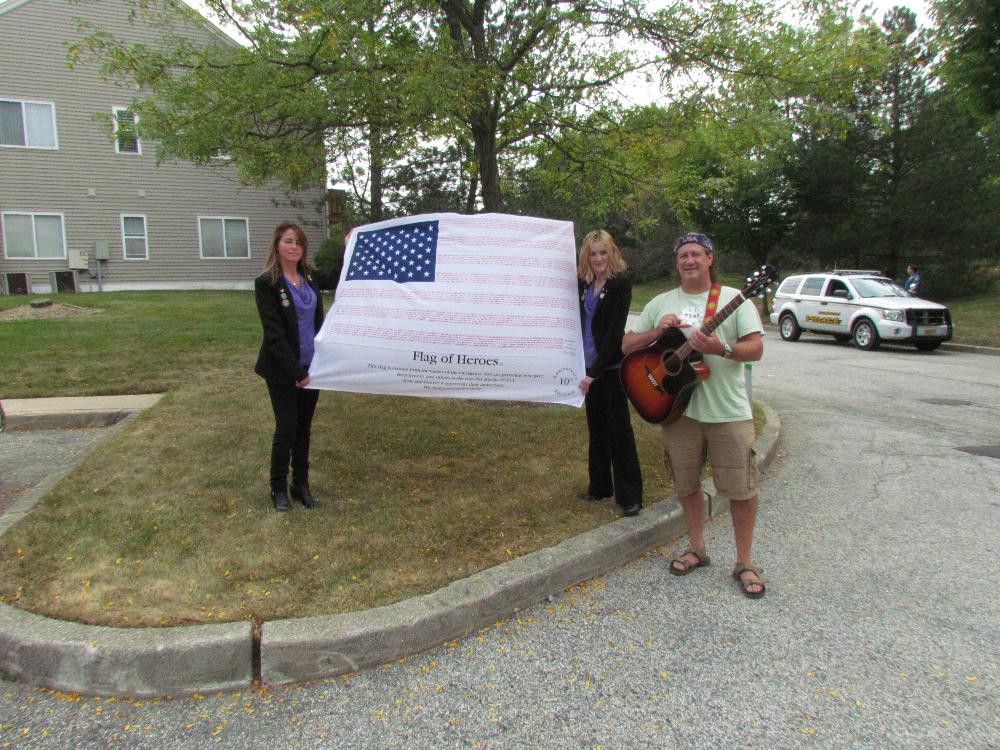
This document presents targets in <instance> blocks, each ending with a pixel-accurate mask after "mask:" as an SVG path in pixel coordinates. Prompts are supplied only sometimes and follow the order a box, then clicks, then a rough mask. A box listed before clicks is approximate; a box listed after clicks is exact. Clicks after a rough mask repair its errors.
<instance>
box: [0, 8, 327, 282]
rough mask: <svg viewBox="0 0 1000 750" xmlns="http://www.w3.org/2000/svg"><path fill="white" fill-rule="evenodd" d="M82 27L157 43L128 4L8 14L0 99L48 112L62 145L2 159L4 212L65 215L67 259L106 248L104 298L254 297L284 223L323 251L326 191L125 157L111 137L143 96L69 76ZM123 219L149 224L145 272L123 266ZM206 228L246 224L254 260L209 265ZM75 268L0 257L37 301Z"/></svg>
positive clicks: (0, 11) (195, 30) (149, 157)
mask: <svg viewBox="0 0 1000 750" xmlns="http://www.w3.org/2000/svg"><path fill="white" fill-rule="evenodd" d="M5 11H6V12H5ZM75 17H83V18H84V19H85V20H87V21H90V22H92V23H94V24H96V25H98V26H100V27H101V28H103V29H104V30H106V31H109V32H111V33H113V34H115V35H116V36H120V37H122V38H126V39H129V40H135V41H145V42H147V43H153V42H155V41H156V38H157V37H156V34H154V33H151V32H149V31H148V30H145V29H144V28H143V27H142V26H133V25H131V24H129V23H128V9H127V7H126V6H125V4H124V3H122V2H121V0H96V1H95V2H86V3H69V2H67V1H66V0H27V1H26V2H20V1H19V2H15V3H10V2H8V3H5V4H4V3H0V49H3V50H4V53H3V54H4V57H5V58H8V59H15V60H18V61H19V64H18V65H16V66H8V65H3V66H0V99H8V100H21V101H34V102H48V103H52V104H53V105H54V108H55V119H56V142H57V144H58V147H57V148H55V149H31V148H22V147H13V148H0V212H5V213H6V212H15V213H45V214H61V215H62V216H63V217H64V230H65V244H66V247H67V249H68V251H69V252H68V256H69V257H72V256H73V255H75V254H76V253H84V254H87V255H89V256H90V257H91V258H93V255H94V245H95V242H107V243H108V246H109V248H110V258H109V260H108V261H107V262H105V263H104V264H103V266H102V278H103V284H104V288H105V289H115V288H171V287H220V286H221V287H225V286H229V287H235V286H242V287H247V286H249V285H250V284H251V283H252V280H253V278H254V276H256V275H257V274H258V273H259V272H260V268H261V266H262V264H263V262H264V259H265V256H266V254H267V248H268V244H269V243H270V240H271V234H272V232H273V229H274V227H275V226H276V225H277V224H278V223H280V222H282V221H286V220H291V221H297V222H299V223H301V224H302V225H303V228H304V229H305V231H306V234H307V235H308V237H309V240H310V243H311V244H312V245H313V247H315V248H318V247H319V245H320V244H321V243H322V241H323V239H324V238H325V237H326V224H325V212H324V210H323V203H322V201H323V197H324V190H323V186H319V185H318V186H316V188H315V189H313V190H309V191H304V192H300V193H296V194H294V195H293V196H292V197H291V199H290V198H289V196H287V195H286V193H285V189H284V187H283V186H281V185H280V184H278V183H274V184H270V185H267V186H266V187H264V188H257V187H252V186H246V185H241V184H240V183H239V181H238V179H237V177H236V172H235V168H234V167H233V166H232V165H231V164H229V163H228V162H226V161H222V160H220V161H219V162H218V163H214V164H212V165H207V166H197V165H194V164H192V163H189V162H180V161H174V162H165V163H164V164H162V165H160V166H159V167H157V165H156V143H155V142H153V141H142V143H141V152H140V153H117V150H116V144H115V141H114V140H113V139H112V137H111V135H110V133H109V130H108V126H109V125H110V121H111V117H112V116H113V112H114V110H115V109H116V108H120V107H128V106H129V104H130V103H131V101H132V99H133V97H134V96H135V95H136V91H135V88H134V87H133V86H129V85H123V84H116V83H112V82H108V81H104V80H102V78H101V77H100V75H99V73H98V70H97V67H96V65H95V64H94V63H92V62H88V63H86V64H82V65H79V66H77V67H75V68H73V69H72V70H70V69H68V68H67V49H68V46H69V44H70V43H72V42H73V41H76V40H79V39H80V38H81V36H82V33H81V32H80V31H79V30H78V29H77V26H76V22H75V21H74V18H75ZM186 33H187V34H188V36H190V37H191V38H193V39H195V40H196V41H198V42H199V43H203V44H220V43H225V42H224V41H223V39H222V38H221V36H220V34H219V33H217V32H215V31H214V30H212V29H210V28H207V27H203V26H201V25H200V24H198V25H195V26H189V27H187V32H186ZM95 116H102V117H103V118H104V120H105V123H104V124H102V123H100V122H99V121H98V120H97V119H96V117H95ZM293 203H294V205H293ZM123 216H143V217H145V228H146V243H147V248H148V257H147V258H146V259H144V260H141V262H140V261H136V260H133V259H129V260H127V261H126V260H125V249H124V243H125V237H124V233H123V220H122V217H123ZM206 216H215V217H220V216H221V217H243V218H246V219H247V224H248V227H249V243H250V257H249V258H224V259H223V258H202V257H201V253H200V243H199V217H206ZM0 242H2V238H0ZM68 267H69V261H68V260H66V259H61V260H58V261H55V260H45V259H23V260H22V259H7V258H4V253H3V252H2V248H0V272H27V273H29V274H30V280H31V283H32V285H33V286H36V287H38V290H39V291H45V290H46V289H47V286H48V283H49V278H50V274H49V272H50V271H54V270H66V269H67V268H68ZM91 270H95V263H94V261H93V260H91ZM79 278H80V283H81V285H82V286H83V287H85V288H90V287H91V286H93V285H95V284H96V273H95V274H93V275H91V274H90V273H88V272H86V271H82V272H81V273H80V274H79Z"/></svg>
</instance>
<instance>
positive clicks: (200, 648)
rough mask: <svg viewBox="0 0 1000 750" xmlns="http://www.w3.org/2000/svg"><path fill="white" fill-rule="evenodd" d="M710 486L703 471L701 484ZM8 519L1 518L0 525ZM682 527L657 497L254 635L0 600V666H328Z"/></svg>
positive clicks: (267, 678) (25, 672)
mask: <svg viewBox="0 0 1000 750" xmlns="http://www.w3.org/2000/svg"><path fill="white" fill-rule="evenodd" d="M761 406H762V407H763V409H764V412H765V414H766V415H767V425H766V426H765V427H764V429H763V430H762V433H761V435H759V436H758V438H757V442H756V444H755V449H756V450H757V461H758V466H759V467H760V468H761V469H764V468H766V467H767V466H768V465H769V464H770V463H771V461H772V460H773V459H774V456H775V455H776V454H777V450H778V444H779V440H780V435H781V422H780V420H779V418H778V415H777V413H775V412H774V410H773V409H771V408H770V407H768V406H766V405H761ZM133 417H134V415H133ZM131 418H132V417H129V418H128V419H131ZM124 423H125V422H124V421H122V422H119V423H118V424H117V425H115V426H114V427H112V428H111V429H121V427H122V426H124ZM82 458H83V456H81V457H80V458H79V459H78V461H76V462H74V463H78V462H79V460H82ZM71 468H72V467H69V468H67V469H66V470H65V471H64V472H62V476H65V474H67V473H69V471H70V470H71ZM62 476H60V477H58V478H55V479H53V480H52V481H51V482H49V481H46V482H45V483H43V484H44V485H45V486H44V487H43V485H39V486H38V487H36V488H35V489H34V490H33V491H32V492H31V493H29V495H31V496H34V495H37V497H35V498H34V500H33V501H32V503H31V505H34V503H37V502H38V500H39V499H40V498H41V496H42V495H44V494H45V492H47V491H48V490H49V489H50V488H51V486H53V485H54V484H55V483H56V482H58V481H59V480H60V479H61V478H62ZM710 487H711V480H707V481H706V489H709V488H710ZM27 498H28V496H25V498H24V499H23V500H22V502H21V503H19V506H20V505H21V504H22V503H23V502H24V501H25V500H27ZM728 507H729V502H728V500H726V499H725V498H716V499H715V500H714V501H713V502H712V503H711V504H710V507H709V508H708V514H709V515H714V514H719V513H722V512H724V511H725V510H726V509H728ZM14 510H15V509H12V511H14ZM12 511H9V512H8V514H6V515H10V512H12ZM24 512H27V510H22V511H21V512H20V515H23V513H24ZM20 515H19V516H18V517H20ZM9 525H10V524H7V525H5V526H2V527H0V534H2V533H3V532H4V531H5V530H6V528H7V527H8V526H9ZM683 531H684V522H683V518H682V517H681V513H680V509H679V508H678V507H677V505H676V504H675V503H671V502H669V501H666V502H661V503H657V504H655V505H652V506H650V507H648V508H646V509H645V510H643V512H642V514H641V515H639V516H637V517H634V518H621V519H618V520H617V521H613V522H611V523H608V524H605V525H604V526H602V527H600V528H597V529H594V530H593V531H590V532H587V533H585V534H581V535H579V536H577V537H574V538H572V539H567V540H566V541H564V542H561V543H560V544H557V545H555V546H553V547H549V548H546V549H542V550H538V551H536V552H533V553H531V554H528V555H525V556H524V557H521V558H518V559H517V560H511V561H509V562H507V563H504V564H502V565H498V566H496V567H494V568H490V569H488V570H484V571H482V572H480V573H477V574H475V575H473V576H469V577H468V578H464V579H462V580H459V581H455V582H453V583H451V584H449V585H448V586H445V587H444V588H442V589H440V590H438V591H435V592H433V593H430V594H426V595H424V596H418V597H414V598H412V599H408V600H405V601H402V602H398V603H396V604H393V605H389V606H386V607H378V608H376V609H372V610H367V611H364V612H351V613H345V614H340V615H330V616H323V617H311V618H302V619H294V620H275V621H271V622H267V623H264V625H263V626H262V627H261V635H260V641H259V643H258V644H255V642H254V635H253V626H252V624H251V623H249V622H241V623H220V624H209V625H193V626H188V627H175V628H134V629H133V628H110V627H103V626H94V625H82V624H80V623H72V622H64V621H60V620H54V619H51V618H48V617H44V616H42V615H37V614H33V613H30V612H24V611H22V610H18V609H15V608H13V607H9V606H6V605H2V604H0V673H3V674H5V675H7V676H9V677H13V678H16V679H20V680H23V681H25V682H29V683H31V684H34V685H41V686H45V687H49V688H54V689H57V690H63V691H71V692H76V693H84V694H99V695H113V696H143V697H151V696H158V695H179V694H190V693H196V692H203V691H210V690H224V689H240V688H245V687H247V686H248V685H250V684H251V683H252V681H253V679H254V677H255V674H254V664H255V662H256V663H259V665H260V666H259V669H260V673H259V676H260V678H261V680H262V681H263V682H264V683H268V684H283V683H289V682H299V681H303V680H308V679H315V678H319V677H330V676H335V675H339V674H344V673H347V672H354V671H357V670H359V669H363V668H365V667H371V666H375V665H378V664H384V663H387V662H390V661H393V660H396V659H399V658H401V657H404V656H411V655H414V654H417V653H420V652H422V651H425V650H427V649H430V648H433V647H435V646H439V645H440V644H442V643H445V642H447V641H450V640H453V639H455V638H461V637H463V636H465V635H468V634H469V633H471V632H474V631H475V630H478V629H480V628H483V627H486V626H489V625H492V624H494V623H495V622H496V621H497V620H499V619H506V618H508V617H510V616H511V615H512V614H514V613H516V612H518V611H520V610H522V609H525V608H526V607H530V606H533V605H535V604H537V603H539V602H541V601H542V600H544V599H545V598H546V597H548V596H551V595H552V594H555V593H558V592H559V591H562V590H563V589H566V588H568V587H570V586H573V585H575V584H577V583H580V582H581V581H585V580H587V579H589V578H592V577H594V576H597V575H601V574H602V573H606V572H608V571H609V570H612V569H614V568H616V567H618V566H620V565H623V564H624V563H626V562H628V561H630V560H632V559H634V558H636V557H638V556H639V555H641V554H643V553H645V552H647V551H648V550H650V549H652V548H653V547H655V546H657V545H660V544H666V543H668V542H669V541H670V540H671V539H673V538H674V537H676V536H679V535H680V534H682V533H683ZM258 649H259V650H258Z"/></svg>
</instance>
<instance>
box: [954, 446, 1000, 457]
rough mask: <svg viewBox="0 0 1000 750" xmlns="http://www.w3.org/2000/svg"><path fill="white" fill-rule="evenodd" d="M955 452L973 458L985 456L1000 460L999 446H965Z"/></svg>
mask: <svg viewBox="0 0 1000 750" xmlns="http://www.w3.org/2000/svg"><path fill="white" fill-rule="evenodd" d="M957 450H960V451H965V452H966V453H971V454H972V455H973V456H986V457H987V458H1000V445H966V446H964V447H959V448H957Z"/></svg>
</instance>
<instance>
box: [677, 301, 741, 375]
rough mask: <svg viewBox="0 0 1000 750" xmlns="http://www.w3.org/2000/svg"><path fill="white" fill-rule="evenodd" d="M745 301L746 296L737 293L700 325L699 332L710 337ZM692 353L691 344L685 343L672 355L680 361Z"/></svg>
mask: <svg viewBox="0 0 1000 750" xmlns="http://www.w3.org/2000/svg"><path fill="white" fill-rule="evenodd" d="M745 301H746V295H744V293H743V292H737V293H736V296H735V297H733V298H732V299H731V300H729V302H728V303H727V304H726V306H725V307H723V308H722V309H721V310H719V311H718V312H716V313H715V315H713V316H712V317H711V318H709V319H708V320H706V321H705V322H704V323H703V324H702V326H701V332H702V333H704V334H705V335H706V336H711V335H712V333H713V332H714V331H715V329H716V328H718V327H719V326H721V325H722V324H723V323H724V322H725V320H726V318H728V317H729V316H730V315H732V314H733V313H734V312H735V311H736V308H737V307H739V306H740V305H742V304H743V303H744V302H745ZM693 351H694V350H693V349H692V348H691V342H690V341H685V342H684V343H683V344H682V345H681V346H680V347H678V348H677V351H675V352H674V355H675V356H677V357H680V358H681V359H687V358H688V357H689V356H691V352H693Z"/></svg>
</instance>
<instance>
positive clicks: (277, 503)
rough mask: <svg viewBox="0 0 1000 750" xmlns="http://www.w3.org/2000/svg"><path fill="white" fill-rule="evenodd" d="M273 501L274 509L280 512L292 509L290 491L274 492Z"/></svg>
mask: <svg viewBox="0 0 1000 750" xmlns="http://www.w3.org/2000/svg"><path fill="white" fill-rule="evenodd" d="M271 501H272V502H273V503H274V509H275V510H276V511H278V512H279V513H287V512H288V511H290V510H291V509H292V504H291V503H290V502H288V493H287V492H285V491H284V490H278V491H276V492H272V493H271Z"/></svg>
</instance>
